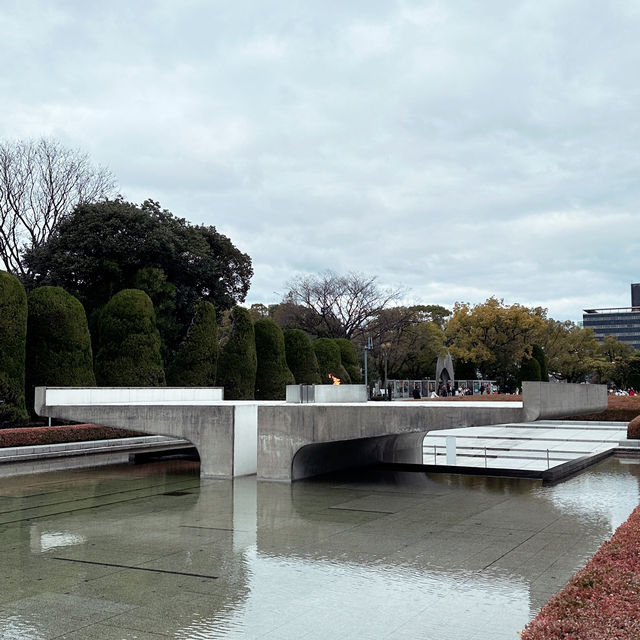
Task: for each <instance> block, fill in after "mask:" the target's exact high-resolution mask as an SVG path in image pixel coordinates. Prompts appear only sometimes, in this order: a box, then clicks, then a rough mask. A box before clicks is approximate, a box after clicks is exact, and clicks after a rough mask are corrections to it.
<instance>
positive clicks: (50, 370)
mask: <svg viewBox="0 0 640 640" xmlns="http://www.w3.org/2000/svg"><path fill="white" fill-rule="evenodd" d="M27 303H28V309H29V315H28V317H27V368H26V380H27V391H26V393H27V407H28V408H29V411H30V412H33V396H34V389H35V387H37V386H58V387H93V386H95V384H96V379H95V376H94V374H93V355H92V352H91V337H90V336H89V326H88V325H87V316H86V314H85V312H84V307H83V306H82V304H81V303H80V301H79V300H78V299H77V298H75V297H74V296H72V295H71V294H70V293H67V292H66V291H65V290H64V289H62V288H60V287H39V288H38V289H34V290H33V291H31V293H29V295H28V296H27Z"/></svg>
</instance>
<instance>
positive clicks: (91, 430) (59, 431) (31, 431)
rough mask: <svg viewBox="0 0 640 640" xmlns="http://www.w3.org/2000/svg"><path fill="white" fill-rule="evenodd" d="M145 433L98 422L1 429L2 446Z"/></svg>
mask: <svg viewBox="0 0 640 640" xmlns="http://www.w3.org/2000/svg"><path fill="white" fill-rule="evenodd" d="M143 435H145V434H144V433H138V432H137V431H129V430H128V429H115V428H113V427H101V426H99V425H96V424H74V425H65V426H60V427H22V428H19V429H0V448H2V447H28V446H33V445H39V444H59V443H61V442H85V441H88V440H109V439H112V438H133V437H139V436H143Z"/></svg>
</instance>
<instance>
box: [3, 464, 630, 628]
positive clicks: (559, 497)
mask: <svg viewBox="0 0 640 640" xmlns="http://www.w3.org/2000/svg"><path fill="white" fill-rule="evenodd" d="M197 474H198V469H197V466H193V465H192V464H191V463H184V462H182V463H171V464H153V465H152V464H150V465H144V466H141V467H129V466H122V467H117V468H101V469H95V470H91V471H88V470H82V471H75V472H65V473H56V474H40V475H37V476H36V475H34V476H22V477H20V479H19V481H18V480H16V479H11V478H9V479H5V480H3V484H2V487H0V544H2V547H3V549H5V550H6V555H5V557H6V561H4V562H3V565H2V570H3V589H2V591H0V637H2V638H14V637H15V638H18V637H19V638H21V639H27V640H35V639H38V640H40V639H41V638H58V637H60V638H72V639H79V638H87V637H95V638H134V637H138V638H145V637H153V635H152V634H158V635H162V636H168V637H174V638H182V639H184V640H187V639H189V640H191V639H194V638H265V639H267V638H274V639H275V638H278V639H286V638H294V637H295V638H307V639H309V638H333V637H349V638H400V639H402V638H409V637H410V638H412V639H413V638H415V637H420V638H438V639H440V640H442V639H445V640H446V639H449V638H452V639H455V638H462V637H464V638H476V639H480V638H491V639H492V640H494V639H498V640H499V639H501V638H513V639H515V638H517V637H518V636H517V632H518V630H520V629H522V627H523V626H524V625H525V624H526V622H527V621H528V620H529V619H530V617H531V616H532V615H533V614H534V613H535V611H536V610H537V609H538V608H539V607H540V606H542V604H544V602H545V601H546V600H547V599H548V598H549V597H550V596H551V595H552V594H553V593H555V592H556V591H557V590H558V589H559V588H560V587H561V586H562V585H563V584H564V583H565V582H566V581H567V580H568V578H569V577H570V576H571V575H572V573H574V572H575V570H577V569H578V568H579V567H580V566H581V565H582V564H583V563H584V561H585V560H586V558H588V557H589V556H590V555H591V554H592V553H593V552H594V551H595V550H596V549H597V547H598V546H599V545H600V544H601V543H602V541H604V540H605V539H606V538H608V537H609V536H610V535H611V533H612V531H613V530H614V529H615V527H617V526H618V525H619V524H620V522H622V521H623V520H624V519H626V517H627V516H628V514H629V513H630V512H631V510H632V509H633V508H634V507H635V506H636V505H637V504H638V476H639V474H640V465H638V464H636V463H635V462H634V463H633V464H629V463H628V461H624V460H616V459H612V460H608V461H605V462H604V463H602V464H600V465H599V466H597V467H594V468H593V469H591V470H589V471H588V472H587V473H585V474H583V475H581V476H578V477H576V478H573V479H571V480H568V481H566V482H564V483H561V484H558V485H556V486H553V487H545V486H542V485H541V484H540V482H539V481H535V480H517V479H499V478H482V477H477V476H453V475H449V476H445V475H437V474H419V473H397V472H395V473H394V472H388V471H375V470H361V471H358V472H353V473H347V474H341V475H334V476H331V477H326V478H321V479H316V480H311V481H304V482H298V483H294V484H293V485H288V484H281V483H269V482H256V480H255V478H251V477H250V478H240V479H237V480H235V481H215V480H201V479H200V478H199V477H198V475H197Z"/></svg>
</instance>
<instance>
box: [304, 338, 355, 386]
mask: <svg viewBox="0 0 640 640" xmlns="http://www.w3.org/2000/svg"><path fill="white" fill-rule="evenodd" d="M313 350H314V351H315V353H316V358H318V366H319V367H320V380H321V381H322V384H331V378H330V375H329V374H331V375H332V376H335V377H336V378H340V382H341V383H342V384H349V383H350V382H351V379H350V378H349V374H348V373H347V370H346V369H345V368H344V367H343V366H342V361H341V360H340V347H339V346H338V345H337V344H336V342H335V341H334V340H332V339H331V338H318V339H317V340H314V342H313Z"/></svg>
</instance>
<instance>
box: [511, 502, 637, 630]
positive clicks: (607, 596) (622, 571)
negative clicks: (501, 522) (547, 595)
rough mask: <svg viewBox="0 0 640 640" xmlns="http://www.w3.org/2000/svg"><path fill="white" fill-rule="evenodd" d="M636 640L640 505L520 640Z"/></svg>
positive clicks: (545, 607) (539, 615) (527, 628)
mask: <svg viewBox="0 0 640 640" xmlns="http://www.w3.org/2000/svg"><path fill="white" fill-rule="evenodd" d="M632 638H633V639H635V638H640V507H636V509H635V510H634V511H633V513H632V514H631V515H630V516H629V519H628V520H627V521H626V522H625V523H624V524H622V525H620V527H618V529H617V531H616V532H615V533H614V535H613V537H612V538H611V540H609V541H608V542H605V543H604V544H603V545H602V546H601V547H600V549H598V551H597V552H596V554H595V555H594V556H593V558H592V559H591V560H590V561H589V563H588V564H587V566H586V567H584V569H582V570H580V571H579V572H578V573H576V575H575V576H573V578H571V580H570V581H569V583H568V584H567V586H566V587H564V589H562V591H560V592H559V593H558V594H556V595H555V596H554V597H553V598H552V599H551V600H550V601H549V602H548V603H547V604H546V605H545V606H544V607H543V608H542V609H541V610H540V612H539V613H538V615H537V616H536V617H535V618H534V619H533V620H532V621H531V622H530V623H529V624H528V625H527V626H526V627H525V629H524V631H523V632H522V640H623V639H624V640H631V639H632Z"/></svg>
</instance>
